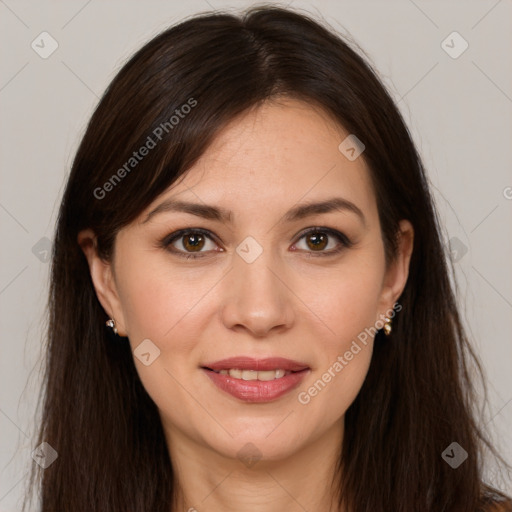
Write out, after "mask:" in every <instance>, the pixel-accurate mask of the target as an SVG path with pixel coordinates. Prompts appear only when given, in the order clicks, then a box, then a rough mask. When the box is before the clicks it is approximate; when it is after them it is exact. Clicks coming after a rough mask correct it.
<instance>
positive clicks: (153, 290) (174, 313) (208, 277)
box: [119, 255, 221, 342]
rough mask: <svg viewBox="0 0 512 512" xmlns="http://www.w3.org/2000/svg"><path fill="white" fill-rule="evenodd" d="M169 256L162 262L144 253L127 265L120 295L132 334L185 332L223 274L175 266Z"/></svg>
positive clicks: (157, 336) (155, 336) (159, 336)
mask: <svg viewBox="0 0 512 512" xmlns="http://www.w3.org/2000/svg"><path fill="white" fill-rule="evenodd" d="M162 259H163V260H165V258H160V257H159V258H155V260H156V261H157V262H158V264H156V263H154V264H148V263H151V261H150V259H149V258H147V259H145V257H144V256H143V255H142V256H141V257H140V258H133V259H132V260H131V262H130V265H129V266H128V265H125V266H124V267H123V270H124V273H123V277H122V278H121V279H120V283H121V285H120V287H119V290H120V297H121V302H122V304H123V312H124V313H125V321H126V326H127V330H128V332H129V333H130V338H133V341H135V340H136V339H144V338H150V339H155V340H159V341H160V342H163V341H164V340H167V339H170V338H172V337H173V334H174V333H176V332H178V331H179V332H180V333H182V331H183V329H186V326H187V325H188V318H189V316H190V315H191V313H192V314H193V311H194V309H195V308H196V307H199V308H200V306H201V302H202V301H203V300H204V299H205V298H206V297H205V296H206V295H207V294H208V291H209V290H211V289H212V288H213V287H214V285H215V283H216V282H217V281H218V280H219V278H220V277H221V271H220V270H219V271H217V270H212V271H211V272H194V271H192V270H190V269H186V268H183V267H174V268H172V267H171V265H170V264H169V263H166V262H165V261H162Z"/></svg>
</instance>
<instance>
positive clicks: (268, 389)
mask: <svg viewBox="0 0 512 512" xmlns="http://www.w3.org/2000/svg"><path fill="white" fill-rule="evenodd" d="M201 369H202V370H203V371H204V372H205V374H206V375H207V376H208V377H209V378H210V380H211V382H213V384H215V386H216V387H217V388H218V389H220V390H221V391H223V392H225V393H228V394H229V395H231V396H233V397H235V398H237V399H239V400H242V401H244V402H260V403H261V402H270V401H273V400H277V399H278V398H280V397H281V396H283V395H285V394H287V393H288V392H290V391H291V390H292V389H294V388H295V387H297V386H298V385H299V383H300V382H301V381H302V380H303V379H304V377H305V376H306V375H307V374H308V373H309V372H310V371H311V369H310V368H309V366H307V365H305V364H303V363H300V362H296V361H292V360H290V359H284V358H267V359H253V358H249V357H236V358H230V359H224V360H222V361H217V362H214V363H208V364H205V365H204V366H201Z"/></svg>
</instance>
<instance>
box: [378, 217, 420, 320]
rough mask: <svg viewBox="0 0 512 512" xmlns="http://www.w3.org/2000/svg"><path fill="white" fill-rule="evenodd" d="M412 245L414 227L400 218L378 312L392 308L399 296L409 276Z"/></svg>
mask: <svg viewBox="0 0 512 512" xmlns="http://www.w3.org/2000/svg"><path fill="white" fill-rule="evenodd" d="M413 245H414V228H413V227H412V224H411V223H410V222H409V221H408V220H401V221H400V223H399V232H398V241H397V254H396V257H395V259H394V260H393V261H392V262H391V263H390V264H389V266H388V268H387V269H386V273H385V276H384V281H383V287H382V293H381V301H380V304H379V307H380V309H381V311H379V313H380V314H381V315H384V314H385V313H386V311H389V310H390V309H392V308H393V305H394V304H395V303H396V301H397V300H398V297H400V295H401V293H402V291H403V289H404V288H405V285H406V283H407V278H408V276H409V263H410V261H411V255H412V249H413Z"/></svg>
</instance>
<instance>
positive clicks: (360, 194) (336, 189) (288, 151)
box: [148, 98, 376, 217]
mask: <svg viewBox="0 0 512 512" xmlns="http://www.w3.org/2000/svg"><path fill="white" fill-rule="evenodd" d="M349 135H350V134H349V133H348V132H347V131H346V130H345V129H344V128H343V127H342V126H341V125H340V124H339V123H337V122H336V121H335V120H334V119H333V118H332V117H331V116H330V115H329V114H327V113H326V112H325V111H324V110H323V109H321V108H320V107H316V106H312V105H310V104H308V103H305V102H303V101H300V100H297V99H291V98H282V99H279V100H278V101H274V100H272V101H267V102H265V103H263V104H262V105H260V106H258V107H256V108H253V109H251V110H249V111H247V112H244V113H243V114H242V115H240V116H238V117H236V118H235V119H233V120H231V122H229V123H228V124H227V125H226V126H225V127H224V128H223V129H221V130H220V131H219V133H218V134H217V136H216V137H215V139H214V141H213V142H212V144H211V145H210V146H209V147H208V149H207V150H206V151H205V152H204V154H203V155H202V156H201V157H200V159H199V160H198V161H197V162H196V163H195V165H194V166H193V167H192V168H191V169H190V170H189V171H187V173H186V174H185V175H184V177H182V178H181V179H180V180H179V181H178V182H177V183H175V184H173V185H172V186H171V187H170V188H169V189H168V190H167V191H166V192H165V193H164V194H162V195H161V196H160V198H158V199H159V200H162V199H166V198H169V197H173V198H175V197H179V198H180V199H187V200H195V201H197V202H204V203H207V204H222V206H223V207H225V208H227V209H230V210H232V211H234V212H239V213H240V214H243V213H245V214H247V215H249V216H251V215H258V216H260V217H261V216H262V215H263V213H265V212H270V211H273V212H277V211H278V210H279V211H281V210H282V209H283V208H285V209H288V208H289V207H291V206H292V205H294V204H296V203H299V202H301V201H302V200H303V201H311V200H318V199H325V198H326V197H332V196H334V195H336V196H341V197H344V198H346V199H347V200H349V201H352V202H354V203H356V204H357V205H358V206H359V208H360V209H361V210H364V211H366V212H367V214H368V215H370V216H371V215H373V214H376V205H375V198H374V193H373V188H372V185H371V180H370V174H369V170H368V168H367V166H366V163H365V161H364V159H363V158H362V157H359V158H356V159H355V160H353V161H351V160H349V159H348V158H347V157H346V156H345V154H344V153H343V152H342V151H340V149H339V145H340V143H342V142H343V141H344V140H345V139H346V138H347V137H348V136H349ZM157 202H158V201H157V200H155V201H154V202H153V204H152V205H151V206H150V207H149V208H148V211H149V210H151V208H152V207H153V206H154V204H156V203H157Z"/></svg>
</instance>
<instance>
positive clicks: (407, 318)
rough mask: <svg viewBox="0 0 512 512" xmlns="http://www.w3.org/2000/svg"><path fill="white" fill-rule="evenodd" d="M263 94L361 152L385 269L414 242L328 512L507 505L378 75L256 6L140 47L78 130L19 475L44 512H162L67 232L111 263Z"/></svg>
mask: <svg viewBox="0 0 512 512" xmlns="http://www.w3.org/2000/svg"><path fill="white" fill-rule="evenodd" d="M277 95H282V96H289V97H295V98H298V99H303V100H305V101H307V102H308V103H310V104H315V105H318V106H320V107H322V108H323V109H324V110H325V111H326V112H328V113H329V114H330V115H331V116H332V117H333V118H334V119H335V120H337V122H339V124H340V125H342V126H343V127H344V128H345V129H346V130H348V131H349V132H350V133H353V134H355V135H356V136H357V137H358V138H359V139H361V140H362V141H363V142H364V144H365V151H364V154H363V158H364V160H365V162H366V164H367V165H368V168H369V169H370V173H371V178H372V182H373V185H374V189H375V191H376V198H377V205H378V211H379V217H380V222H381V226H382V235H383V240H384V242H385V248H386V256H387V258H388V261H389V260H391V259H392V258H393V257H394V255H395V249H396V247H395V235H396V233H397V229H398V222H399V221H400V220H401V219H408V220H410V222H411V223H412V225H413V226H414V230H415V247H414V251H413V254H412V259H411V263H410V274H409V278H408V282H407V285H406V287H405V289H404V291H403V294H402V295H401V297H400V298H399V302H400V304H401V305H402V311H401V312H400V314H399V315H397V316H396V317H395V319H394V321H393V332H392V335H391V336H390V337H389V339H387V338H385V337H383V336H382V333H380V332H379V333H378V334H377V336H376V339H375V348H374V354H373V357H372V361H371V366H370V369H369V372H368V375H367V378H366V380H365V382H364V384H363V387H362V389H361V391H360V393H359V395H358V396H357V398H356V399H355V401H354V402H353V403H352V405H351V406H350V408H349V409H348V410H347V412H346V418H345V435H344V440H343V446H342V447H340V458H339V470H340V471H339V472H337V473H336V475H335V485H336V487H337V490H338V491H339V495H340V497H341V498H340V500H342V501H340V505H342V504H344V505H348V506H349V507H350V508H351V510H355V511H357V512H370V511H371V512H378V511H386V512H389V511H391V510H392V511H394V512H402V511H403V512H405V511H407V512H411V511H414V512H423V511H424V512H440V511H447V512H448V511H449V512H455V511H464V512H468V511H476V510H480V509H483V508H485V506H486V505H485V504H486V503H487V502H489V500H490V499H491V498H490V497H489V496H491V494H492V495H493V496H494V497H495V498H496V499H499V498H500V497H503V495H501V494H500V493H498V491H495V490H493V489H492V488H491V487H489V486H487V485H486V484H484V483H483V477H482V470H483V457H484V449H485V448H488V449H490V450H491V452H492V453H494V455H496V456H498V455H497V454H496V452H495V450H493V448H492V446H491V444H490V443H489V442H488V441H487V440H486V438H485V435H484V434H483V433H482V432H481V430H480V429H479V427H478V422H477V420H476V419H475V418H476V417H477V416H476V414H475V412H474V410H475V404H476V401H475V396H474V395H475V388H474V384H473V382H472V379H474V378H475V375H474V374H475V371H476V373H477V374H478V372H480V373H481V369H480V366H479V363H478V361H477V359H476V357H475V355H474V353H473V352H472V350H471V347H470V345H469V343H468V341H467V337H466V335H465V333H464V329H463V325H462V322H461V319H460V316H459V313H458V310H457V306H456V301H455V298H454V292H453V290H452V286H451V283H450V269H449V267H448V265H447V263H446V260H445V248H444V246H443V244H442V237H441V234H440V229H439V224H438V220H437V216H436V212H435V209H434V206H433V202H432V198H431V195H430V192H429V188H428V184H427V179H426V176H425V171H424V169H423V166H422V162H421V159H420V157H419V155H418V153H417V151H416V148H415V146H414V144H413V142H412V140H411V136H410V133H409V131H408V129H407V127H406V125H405V123H404V121H403V119H402V117H401V115H400V113H399V111H398V109H397V107H396V106H395V104H394V103H393V101H392V99H391V97H390V95H389V94H388V92H387V91H386V90H385V88H384V87H383V85H382V84H381V82H380V80H379V78H378V77H377V74H376V73H375V71H373V69H372V67H371V66H370V65H369V64H368V63H367V62H366V61H365V59H363V58H362V57H361V56H360V55H359V54H358V52H357V51H355V50H354V49H352V48H351V46H350V45H349V44H348V43H347V42H346V41H344V40H343V38H342V37H340V36H339V35H338V34H336V33H335V32H334V31H333V30H332V29H330V28H327V27H324V26H323V25H322V24H320V23H319V22H317V21H315V20H313V19H312V18H310V17H309V16H307V15H304V14H302V13H299V12H298V11H292V10H288V9H283V8H278V7H271V6H258V7H253V8H251V9H250V10H248V11H246V12H244V13H242V14H241V15H239V16H236V15H234V14H228V13H203V14H200V15H196V16H194V17H191V18H190V19H187V20H185V21H183V22H181V23H180V24H178V25H176V26H174V27H171V28H170V29H168V30H166V31H165V32H163V33H161V34H160V35H158V36H157V37H155V38H154V39H152V40H151V41H150V42H149V43H148V44H146V45H145V46H144V47H143V48H142V49H140V50H139V51H138V52H137V53H136V54H135V55H134V56H133V57H132V58H131V59H130V60H129V61H128V62H127V63H126V64H125V65H124V67H123V68H122V69H121V71H120V72H119V73H118V74H117V76H116V77H115V79H114V80H113V81H112V83H111V84H110V85H109V87H108V89H107V90H106V92H105V93H104V95H103V97H102V99H101V101H100V103H99V105H98V106H97V108H96V110H95V112H94V114H93V116H92V118H91V120H90V122H89V125H88V127H87V130H86V133H85V135H84V137H83V139H82V142H81V144H80V147H79V149H78V152H77V154H76V157H75V159H74V162H73V166H72V169H71V173H70V175H69V179H68V182H67V187H66V190H65V193H64V197H63V200H62V204H61V207H60V212H59V217H58V222H57V227H56V233H55V238H54V246H53V254H52V267H51V283H50V293H49V304H48V308H49V322H48V333H47V347H45V348H46V361H45V373H44V384H45V386H44V390H43V391H44V396H43V400H42V423H41V427H40V432H39V436H38V441H37V444H39V443H41V442H43V441H44V442H47V443H48V444H49V445H50V446H51V447H52V448H53V449H55V450H56V451H57V453H58V458H57V459H56V460H55V461H54V462H53V463H52V464H51V465H50V466H49V467H47V468H46V469H44V470H42V469H40V468H39V466H37V465H36V464H34V466H33V468H34V469H33V472H32V475H31V479H30V486H31V487H32V486H34V480H36V479H37V480H38V481H39V483H40V493H41V496H40V497H41V500H42V509H41V510H42V512H50V511H51V512H54V511H73V512H81V511H84V512H85V511H87V512H91V511H112V512H113V511H116V512H119V511H123V510H126V511H128V510H129V511H130V512H147V511H148V510H151V511H153V512H158V511H162V512H164V511H165V512H169V510H171V509H172V507H173V501H174V496H175V491H176V489H175V475H174V474H173V468H172V461H171V460H170V458H169V453H168V450H167V447H166V443H165V439H164V433H163V429H162V426H161V421H160V418H159V415H158V411H157V408H156V406H155V404H154V403H153V401H152V400H151V398H150V396H149V395H148V394H147V392H146V391H145V389H144V387H143V386H142V384H141V381H140V379H139V377H138V374H137V372H136V369H135V366H134V362H133V356H132V353H131V351H130V346H129V344H128V343H127V342H126V340H124V341H123V340H119V339H116V338H112V337H111V335H110V334H109V332H108V330H107V328H106V327H105V321H106V320H107V318H108V317H107V316H106V313H105V311H104V310H103V309H102V307H101V305H100V303H99V301H98V299H97V297H96V294H95V290H94V288H93V285H92V281H91V278H90V273H89V268H88V264H87V261H86V259H85V256H84V254H83V253H82V250H81V248H80V247H79V245H78V243H77V234H78V232H79V231H80V230H82V229H85V228H91V229H92V230H93V231H94V232H95V233H96V235H97V243H98V251H99V253H100V255H101V256H102V257H103V258H104V259H106V260H109V259H110V258H111V257H112V254H113V250H114V247H115V238H116V234H117V233H118V232H119V230H120V229H122V228H123V227H124V226H126V225H128V224H129V223H130V222H132V221H133V220H134V219H135V218H136V217H137V216H138V215H139V214H140V213H141V212H142V211H143V210H144V209H145V208H146V207H147V206H148V205H149V204H150V203H151V202H152V201H153V200H154V199H155V198H156V197H157V196H158V195H160V194H161V193H162V192H164V191H165V190H166V189H167V188H168V187H169V186H170V185H171V184H173V183H174V182H175V181H176V180H177V179H178V177H180V176H181V175H183V174H184V173H185V172H186V171H187V169H189V168H190V167H191V166H192V165H193V164H194V162H195V161H196V160H197V159H198V158H199V157H200V156H201V155H202V154H203V153H204V151H205V150H206V149H207V148H208V146H209V144H210V143H211V142H212V141H213V139H214V137H215V135H216V133H217V132H218V131H219V130H220V129H221V128H222V127H223V126H225V124H226V123H227V122H228V121H230V120H232V119H233V118H234V117H235V116H236V115H238V114H240V113H242V112H244V111H246V110H247V109H249V108H254V107H257V106H258V105H260V104H261V103H262V102H263V101H265V100H268V99H271V98H273V97H275V96H277ZM184 105H188V106H189V108H184V107H183V106H184ZM177 111H179V113H181V114H179V113H177ZM173 116H174V120H173ZM178 118H179V119H178ZM149 139H151V141H152V143H154V144H152V145H151V144H150V143H149ZM143 145H145V146H147V147H149V146H150V145H151V147H150V148H149V151H148V152H147V154H146V155H145V156H144V158H141V159H140V160H139V159H137V161H136V162H135V161H132V160H130V159H131V158H132V157H133V152H134V151H137V150H138V149H139V148H141V147H142V146H143ZM120 169H124V172H122V171H120ZM454 441H456V442H457V443H458V444H459V445H460V446H461V447H462V448H463V449H464V450H465V451H466V452H467V454H468V457H467V459H466V460H465V461H464V462H463V463H462V464H461V465H460V466H459V467H458V468H456V469H453V468H452V467H451V466H450V465H449V464H447V462H446V461H445V460H443V457H442V453H443V451H444V450H445V449H446V448H447V447H449V445H450V444H451V443H452V442H454ZM502 462H503V461H502ZM494 501H496V500H494Z"/></svg>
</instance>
